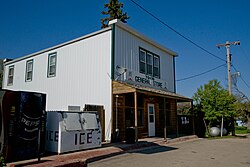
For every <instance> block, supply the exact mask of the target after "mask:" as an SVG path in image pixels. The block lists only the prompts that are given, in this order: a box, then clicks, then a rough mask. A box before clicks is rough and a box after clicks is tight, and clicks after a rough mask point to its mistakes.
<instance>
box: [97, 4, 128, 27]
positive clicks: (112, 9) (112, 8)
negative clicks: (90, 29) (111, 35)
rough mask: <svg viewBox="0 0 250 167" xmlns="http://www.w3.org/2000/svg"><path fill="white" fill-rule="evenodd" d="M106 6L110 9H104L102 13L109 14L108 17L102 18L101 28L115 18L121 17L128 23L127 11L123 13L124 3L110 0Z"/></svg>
mask: <svg viewBox="0 0 250 167" xmlns="http://www.w3.org/2000/svg"><path fill="white" fill-rule="evenodd" d="M104 8H107V9H108V11H102V14H104V15H109V17H107V18H103V19H101V23H102V26H101V28H105V27H108V22H109V21H110V20H113V19H120V20H121V21H122V22H124V23H127V19H129V17H128V16H127V12H125V13H123V11H122V8H123V3H121V2H119V1H118V0H109V3H107V4H104Z"/></svg>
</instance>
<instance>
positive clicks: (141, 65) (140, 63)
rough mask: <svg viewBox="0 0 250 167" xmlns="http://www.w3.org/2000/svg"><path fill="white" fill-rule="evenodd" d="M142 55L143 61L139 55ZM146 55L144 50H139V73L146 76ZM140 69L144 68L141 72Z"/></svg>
mask: <svg viewBox="0 0 250 167" xmlns="http://www.w3.org/2000/svg"><path fill="white" fill-rule="evenodd" d="M142 52H143V53H144V56H143V57H144V60H142V59H141V58H142V55H141V53H142ZM146 55H147V52H146V51H145V50H144V49H141V48H140V49H139V68H140V70H139V71H140V73H142V74H146ZM142 67H144V70H142Z"/></svg>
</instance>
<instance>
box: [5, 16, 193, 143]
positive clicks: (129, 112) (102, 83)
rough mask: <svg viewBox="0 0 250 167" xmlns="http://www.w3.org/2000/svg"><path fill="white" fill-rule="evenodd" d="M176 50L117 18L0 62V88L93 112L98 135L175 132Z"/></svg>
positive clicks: (107, 137) (51, 104) (48, 104)
mask: <svg viewBox="0 0 250 167" xmlns="http://www.w3.org/2000/svg"><path fill="white" fill-rule="evenodd" d="M176 56H177V54H176V53H175V52H173V51H171V50H169V49H167V48H165V47H163V46H161V45H160V44H158V43H156V42H154V41H152V40H150V39H149V38H147V37H145V36H144V35H142V34H140V33H139V32H137V31H135V30H133V29H132V28H130V27H129V26H127V25H125V24H123V23H121V22H120V21H119V20H112V21H111V22H110V23H109V27H108V28H105V29H102V30H100V31H97V32H94V33H92V34H88V35H86V36H83V37H80V38H77V39H74V40H72V41H69V42H66V43H63V44H60V45H57V46H54V47H51V48H48V49H45V50H42V51H39V52H37V53H34V54H30V55H27V56H24V57H21V58H18V59H14V60H12V61H8V62H5V63H4V80H3V89H9V90H22V91H33V92H34V91H35V92H41V93H45V94H46V95H47V100H46V110H47V111H53V110H56V111H58V110H63V111H68V110H83V111H84V110H85V111H86V110H98V112H99V117H100V121H101V125H102V129H103V130H102V132H103V139H105V140H106V141H110V140H111V136H112V134H113V136H115V137H118V138H119V139H121V140H124V139H125V132H126V128H127V127H131V126H132V127H135V132H136V138H142V137H146V136H163V135H164V134H165V137H166V133H178V124H177V122H178V121H177V102H182V101H188V102H192V99H189V98H186V97H184V96H181V95H177V94H176V93H175V57H176Z"/></svg>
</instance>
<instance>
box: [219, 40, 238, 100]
mask: <svg viewBox="0 0 250 167" xmlns="http://www.w3.org/2000/svg"><path fill="white" fill-rule="evenodd" d="M230 45H240V41H235V42H229V41H227V42H226V43H225V44H217V45H216V46H217V47H218V48H220V47H222V46H225V47H226V49H227V75H228V91H229V95H230V96H231V95H232V76H231V54H230Z"/></svg>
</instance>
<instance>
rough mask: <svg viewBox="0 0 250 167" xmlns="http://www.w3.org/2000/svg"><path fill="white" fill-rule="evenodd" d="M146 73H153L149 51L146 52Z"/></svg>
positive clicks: (151, 56)
mask: <svg viewBox="0 0 250 167" xmlns="http://www.w3.org/2000/svg"><path fill="white" fill-rule="evenodd" d="M147 74H148V75H150V76H152V75H153V55H152V54H151V53H147Z"/></svg>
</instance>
